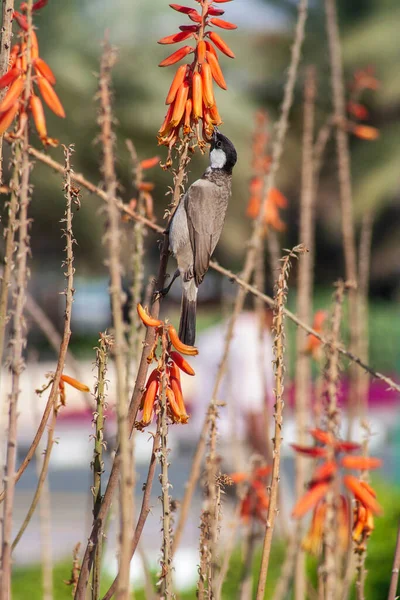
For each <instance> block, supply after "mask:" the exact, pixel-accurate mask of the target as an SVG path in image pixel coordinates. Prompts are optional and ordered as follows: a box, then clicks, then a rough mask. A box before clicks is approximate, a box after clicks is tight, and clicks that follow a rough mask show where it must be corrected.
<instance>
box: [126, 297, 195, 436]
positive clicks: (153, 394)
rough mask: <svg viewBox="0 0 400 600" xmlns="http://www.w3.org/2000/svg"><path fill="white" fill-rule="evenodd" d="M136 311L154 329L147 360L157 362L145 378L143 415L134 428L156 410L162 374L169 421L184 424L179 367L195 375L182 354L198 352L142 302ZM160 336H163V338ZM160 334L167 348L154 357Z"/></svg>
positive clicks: (149, 417) (142, 400)
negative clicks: (150, 313) (152, 314)
mask: <svg viewBox="0 0 400 600" xmlns="http://www.w3.org/2000/svg"><path fill="white" fill-rule="evenodd" d="M137 312H138V315H139V318H140V319H141V321H142V322H143V324H144V325H146V327H152V328H154V330H155V341H154V344H153V347H152V348H151V349H150V353H149V356H148V358H147V361H148V363H149V364H150V363H151V362H153V360H155V361H157V362H158V366H157V367H156V368H155V369H153V371H152V372H151V373H150V375H149V378H148V380H147V383H146V386H145V389H144V391H143V394H142V398H141V402H140V406H139V410H140V411H142V416H141V419H140V421H138V422H136V423H135V426H136V428H137V429H143V428H144V427H147V426H148V425H150V423H151V422H152V420H153V418H154V415H155V414H157V412H158V407H159V401H160V393H161V391H162V385H161V382H162V378H163V376H164V375H165V382H166V388H165V395H166V402H167V414H168V417H169V419H170V421H171V423H181V424H186V423H187V422H188V420H189V415H188V414H187V411H186V407H185V401H184V398H183V392H182V384H181V376H180V371H183V372H184V373H186V374H188V375H192V376H193V375H195V372H194V369H193V368H192V366H191V365H190V364H189V363H188V362H187V360H186V359H185V358H184V357H183V356H181V354H188V355H191V356H195V355H196V354H198V350H197V348H195V347H194V346H187V345H186V344H183V343H182V342H181V341H180V340H179V338H178V334H177V333H176V330H175V329H174V327H172V325H166V324H165V322H164V321H162V320H161V319H155V318H154V317H152V316H151V315H149V313H148V312H147V310H146V309H145V308H143V306H142V305H141V304H138V305H137ZM163 336H166V338H165V337H163ZM160 338H162V339H163V340H164V341H165V339H166V341H167V352H166V355H165V356H164V355H163V356H161V357H160V358H158V359H157V357H156V354H157V349H158V347H159V340H160ZM173 348H175V350H173Z"/></svg>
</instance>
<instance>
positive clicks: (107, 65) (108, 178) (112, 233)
mask: <svg viewBox="0 0 400 600" xmlns="http://www.w3.org/2000/svg"><path fill="white" fill-rule="evenodd" d="M115 62H116V51H115V49H113V48H111V46H110V45H109V43H108V41H106V42H105V43H104V50H103V55H102V58H101V64H100V77H99V98H100V116H99V125H100V127H101V143H102V151H103V161H102V173H103V178H104V186H105V191H106V194H107V200H106V214H107V229H106V234H105V239H104V241H105V243H106V246H107V252H108V258H107V264H108V268H109V274H110V296H111V310H112V316H113V326H114V348H113V350H114V360H115V366H116V379H117V408H116V410H117V422H118V444H119V457H118V460H119V463H120V473H121V475H120V487H119V494H120V497H119V502H120V555H119V571H120V578H119V583H118V588H117V594H116V598H117V599H118V600H125V598H127V597H128V594H129V569H130V535H131V534H130V532H131V530H132V521H133V515H132V506H133V502H132V497H133V489H132V478H131V472H132V469H131V444H130V440H129V429H128V423H127V415H128V397H127V389H126V378H125V360H124V355H125V348H126V340H125V326H124V321H123V312H122V282H121V276H122V274H121V247H120V238H121V232H120V213H119V210H118V207H117V206H116V203H115V200H114V198H115V195H116V191H117V179H116V174H115V165H114V161H115V159H114V143H115V135H114V132H113V121H114V119H113V114H112V97H111V70H112V68H113V66H114V64H115Z"/></svg>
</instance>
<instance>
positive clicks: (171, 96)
mask: <svg viewBox="0 0 400 600" xmlns="http://www.w3.org/2000/svg"><path fill="white" fill-rule="evenodd" d="M186 71H187V65H181V66H180V67H178V69H177V71H176V73H175V77H174V78H173V80H172V83H171V87H170V88H169V92H168V94H167V98H166V100H165V104H171V102H173V101H174V100H175V97H176V92H177V91H178V89H179V88H180V86H181V85H182V83H183V81H184V79H185V76H186Z"/></svg>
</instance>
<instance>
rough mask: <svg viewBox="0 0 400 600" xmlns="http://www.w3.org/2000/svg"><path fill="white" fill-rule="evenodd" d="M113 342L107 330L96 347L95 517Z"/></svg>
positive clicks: (97, 565)
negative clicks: (109, 358) (110, 355)
mask: <svg viewBox="0 0 400 600" xmlns="http://www.w3.org/2000/svg"><path fill="white" fill-rule="evenodd" d="M112 344H113V340H112V338H111V337H110V336H109V335H107V332H105V333H102V334H100V339H99V345H98V347H97V348H96V364H97V383H96V387H95V398H96V410H95V412H94V414H93V422H94V426H95V434H94V450H93V462H92V467H93V487H92V493H93V518H94V519H96V518H97V515H98V512H99V510H100V506H101V499H102V488H101V478H102V475H103V473H104V461H103V447H105V441H104V424H105V415H104V409H105V404H106V386H107V380H106V379H107V363H108V357H109V353H110V350H111V347H112ZM102 538H103V531H100V532H99V542H98V544H97V547H96V551H95V556H94V560H93V576H92V599H93V600H97V599H98V598H99V595H100V576H101V557H102V541H103V540H102Z"/></svg>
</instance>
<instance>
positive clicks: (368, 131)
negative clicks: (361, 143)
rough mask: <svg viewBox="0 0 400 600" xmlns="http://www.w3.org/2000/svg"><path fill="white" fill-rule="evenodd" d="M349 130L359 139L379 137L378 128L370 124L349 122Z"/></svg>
mask: <svg viewBox="0 0 400 600" xmlns="http://www.w3.org/2000/svg"><path fill="white" fill-rule="evenodd" d="M348 127H349V130H350V132H351V133H352V134H353V135H355V136H356V137H358V138H360V139H361V140H376V139H377V138H378V137H379V129H377V128H376V127H371V126H370V125H354V124H353V123H350V124H349V126H348Z"/></svg>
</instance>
